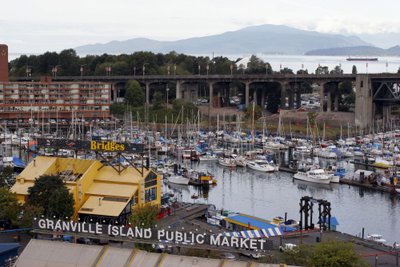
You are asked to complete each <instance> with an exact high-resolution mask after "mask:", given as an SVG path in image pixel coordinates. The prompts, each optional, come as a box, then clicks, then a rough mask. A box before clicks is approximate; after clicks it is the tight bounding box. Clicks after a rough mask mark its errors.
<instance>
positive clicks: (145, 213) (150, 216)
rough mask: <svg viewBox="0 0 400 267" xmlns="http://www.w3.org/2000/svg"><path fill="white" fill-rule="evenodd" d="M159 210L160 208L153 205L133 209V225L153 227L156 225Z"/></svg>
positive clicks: (131, 219) (131, 220) (131, 218)
mask: <svg viewBox="0 0 400 267" xmlns="http://www.w3.org/2000/svg"><path fill="white" fill-rule="evenodd" d="M158 212H159V209H158V208H157V207H156V206H153V205H144V206H142V207H137V208H135V209H134V210H133V211H132V215H131V217H130V218H129V219H130V220H129V221H130V223H131V224H132V225H133V226H137V227H140V228H151V227H153V226H154V225H155V222H156V216H157V214H158Z"/></svg>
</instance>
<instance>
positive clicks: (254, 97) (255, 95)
mask: <svg viewBox="0 0 400 267" xmlns="http://www.w3.org/2000/svg"><path fill="white" fill-rule="evenodd" d="M253 101H254V103H255V104H256V105H257V104H258V103H257V89H254V91H253Z"/></svg>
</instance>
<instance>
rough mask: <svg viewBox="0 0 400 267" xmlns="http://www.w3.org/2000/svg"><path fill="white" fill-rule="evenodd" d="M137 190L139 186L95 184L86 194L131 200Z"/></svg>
mask: <svg viewBox="0 0 400 267" xmlns="http://www.w3.org/2000/svg"><path fill="white" fill-rule="evenodd" d="M137 190H138V187H137V185H131V184H113V183H100V182H94V183H93V184H92V185H91V186H90V187H89V189H88V190H87V191H86V194H88V195H92V196H93V195H96V196H114V197H125V198H131V197H132V196H133V195H134V194H135V192H136V191H137Z"/></svg>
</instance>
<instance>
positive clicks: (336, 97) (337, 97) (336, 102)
mask: <svg viewBox="0 0 400 267" xmlns="http://www.w3.org/2000/svg"><path fill="white" fill-rule="evenodd" d="M335 91H336V92H335V100H334V104H333V110H334V111H336V112H337V111H339V92H338V89H337V88H336V90H335Z"/></svg>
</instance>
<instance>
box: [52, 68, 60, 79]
mask: <svg viewBox="0 0 400 267" xmlns="http://www.w3.org/2000/svg"><path fill="white" fill-rule="evenodd" d="M59 66H60V65H55V66H54V67H53V68H52V69H51V72H52V73H53V77H54V78H56V77H57V71H58V67H59Z"/></svg>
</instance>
